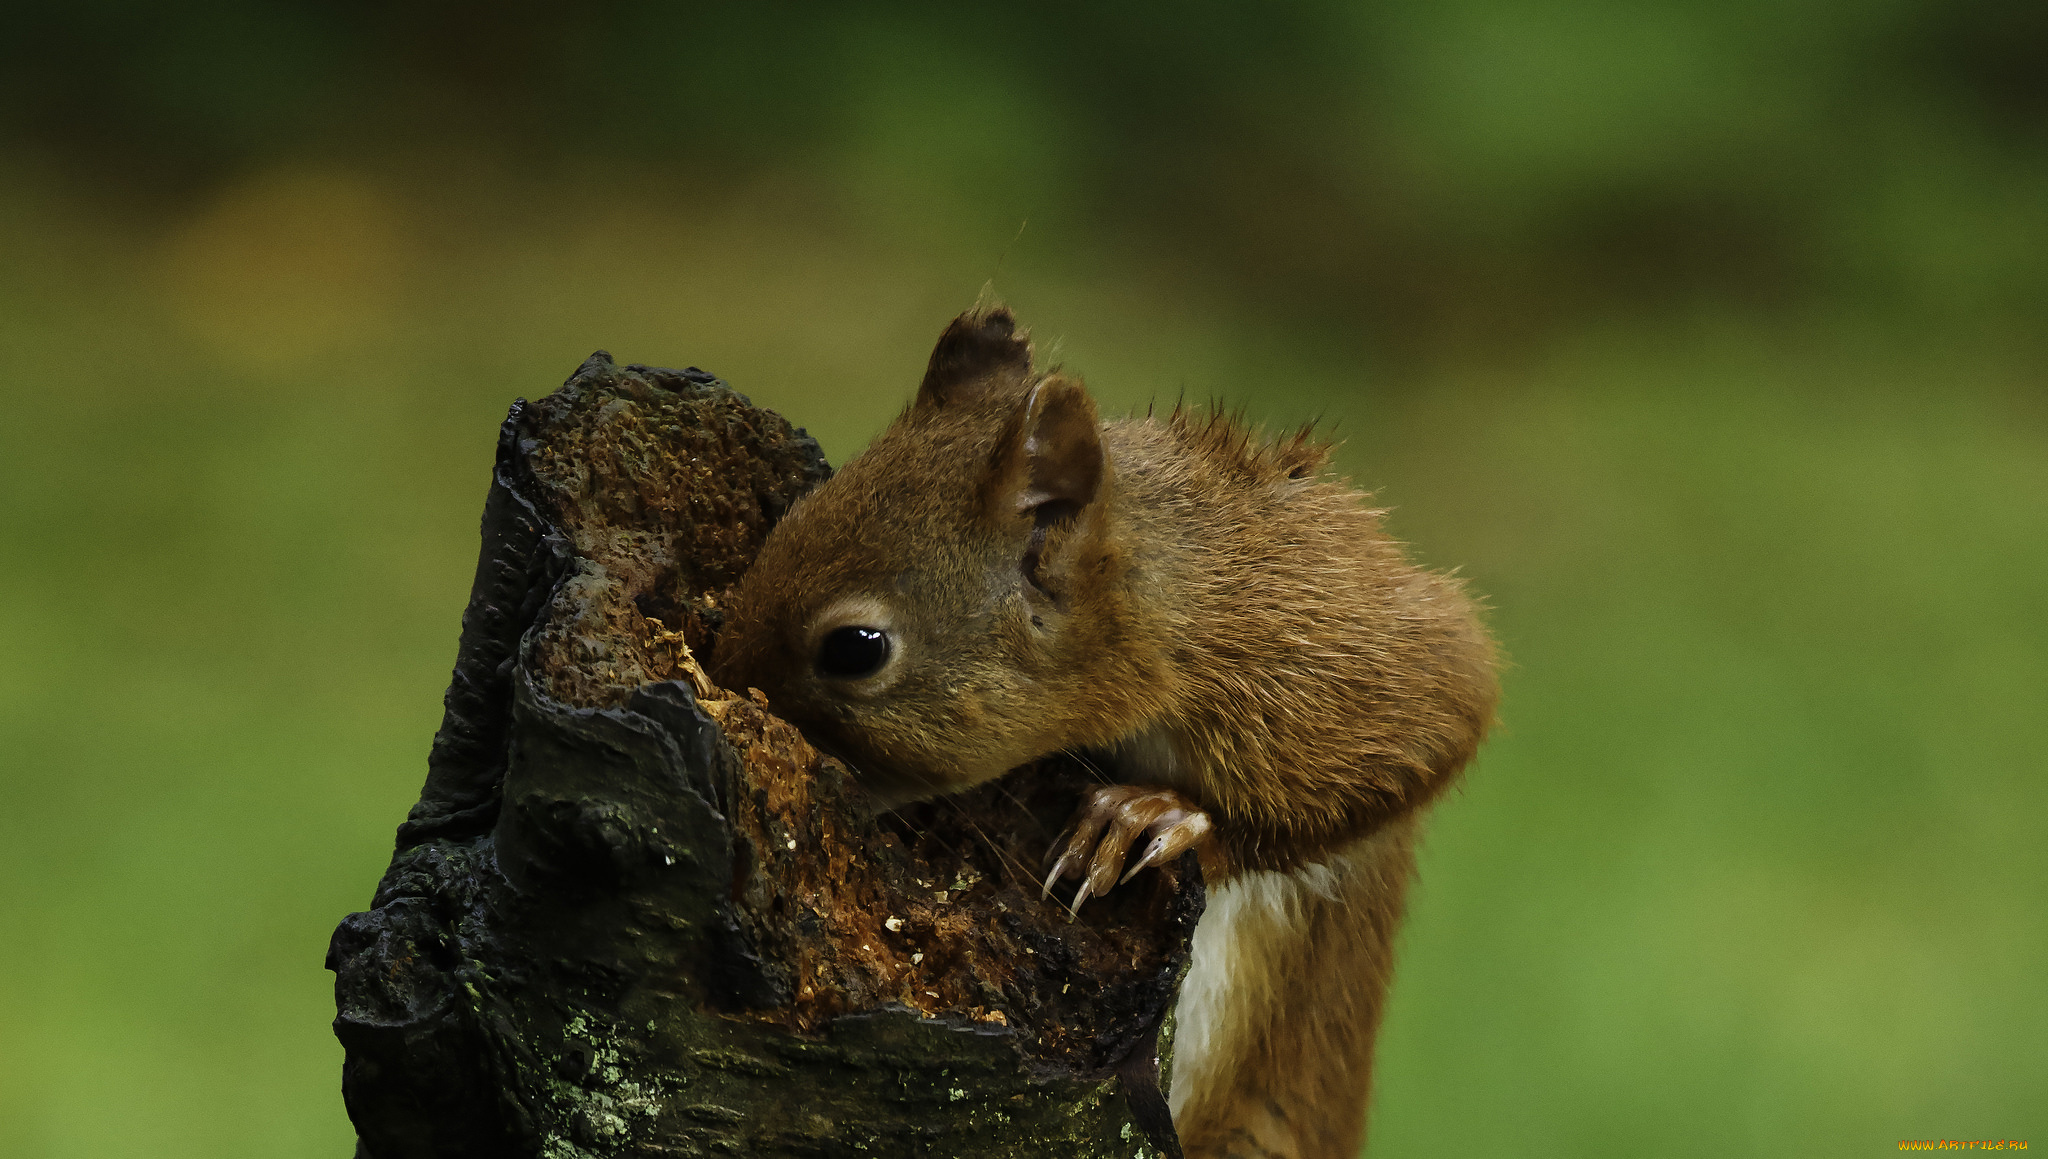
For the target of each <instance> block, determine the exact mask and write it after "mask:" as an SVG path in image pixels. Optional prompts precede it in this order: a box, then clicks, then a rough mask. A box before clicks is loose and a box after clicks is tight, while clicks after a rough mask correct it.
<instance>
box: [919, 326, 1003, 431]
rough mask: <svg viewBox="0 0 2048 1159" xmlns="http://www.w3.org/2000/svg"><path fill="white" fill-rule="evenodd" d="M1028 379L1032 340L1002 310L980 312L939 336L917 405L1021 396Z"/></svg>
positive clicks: (942, 404) (937, 404)
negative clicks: (1000, 395)
mask: <svg viewBox="0 0 2048 1159" xmlns="http://www.w3.org/2000/svg"><path fill="white" fill-rule="evenodd" d="M1030 378H1031V339H1030V337H1029V336H1028V335H1024V334H1019V333H1017V319H1016V318H1015V317H1014V316H1012V315H1011V313H1010V311H1009V310H1008V309H1007V308H1005V307H1002V306H988V307H976V308H975V309H972V310H969V311H968V312H966V313H965V314H962V315H960V316H959V317H958V318H955V319H953V321H952V323H951V324H950V325H948V326H947V327H946V332H945V333H943V334H941V335H939V344H938V345H937V346H935V347H933V348H932V360H931V363H930V364H929V365H927V366H926V367H925V372H924V382H923V383H922V384H920V385H919V386H918V388H917V404H916V405H917V407H918V409H926V408H937V407H945V406H957V405H959V404H961V403H966V402H973V401H975V400H977V399H981V398H985V397H987V396H989V395H990V394H993V393H995V392H996V391H998V390H1004V391H1017V392H1019V393H1021V388H1022V387H1023V386H1024V384H1025V383H1027V382H1029V381H1030Z"/></svg>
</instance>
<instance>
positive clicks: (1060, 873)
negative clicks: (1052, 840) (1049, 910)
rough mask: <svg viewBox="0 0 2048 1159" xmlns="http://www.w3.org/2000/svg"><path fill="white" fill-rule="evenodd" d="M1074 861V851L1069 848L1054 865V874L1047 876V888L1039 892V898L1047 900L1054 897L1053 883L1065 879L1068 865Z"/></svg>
mask: <svg viewBox="0 0 2048 1159" xmlns="http://www.w3.org/2000/svg"><path fill="white" fill-rule="evenodd" d="M1073 859H1074V851H1073V849H1071V848H1069V849H1068V850H1067V851H1066V852H1065V853H1062V854H1060V859H1059V861H1058V862H1056V863H1055V864H1054V865H1053V867H1052V872H1051V873H1048V874H1046V875H1045V888H1044V889H1043V890H1041V891H1039V894H1038V896H1039V897H1042V898H1045V897H1051V896H1052V883H1053V882H1055V881H1058V880H1059V879H1060V878H1062V877H1065V876H1066V875H1067V865H1068V863H1069V862H1071V861H1072V860H1073Z"/></svg>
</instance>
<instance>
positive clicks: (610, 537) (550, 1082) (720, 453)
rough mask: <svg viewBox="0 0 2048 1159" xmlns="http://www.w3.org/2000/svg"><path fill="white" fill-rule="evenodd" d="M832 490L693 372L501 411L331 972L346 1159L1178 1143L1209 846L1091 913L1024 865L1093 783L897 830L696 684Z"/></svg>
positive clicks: (814, 464)
mask: <svg viewBox="0 0 2048 1159" xmlns="http://www.w3.org/2000/svg"><path fill="white" fill-rule="evenodd" d="M827 473H828V469H827V467H826V465H825V462H824V460H823V458H822V456H821V455H820V454H819V453H818V449H817V444H816V443H815V442H813V441H812V440H811V439H810V438H808V437H807V436H805V435H804V433H803V432H802V431H800V430H792V429H791V428H790V426H789V424H788V423H786V422H784V421H783V420H782V419H781V418H780V417H778V416H776V415H774V414H772V413H770V412H768V411H764V410H761V409H758V408H756V407H754V406H752V405H751V404H750V403H749V402H748V401H747V400H746V399H745V398H743V397H742V396H740V395H738V394H735V393H733V392H732V391H731V390H729V389H728V388H727V387H726V386H725V385H724V384H723V383H720V382H718V381H717V380H716V379H714V378H712V377H711V376H710V375H708V374H705V373H703V372H701V371H697V370H684V371H674V370H661V369H653V368H648V367H640V366H632V367H625V368H620V367H617V366H614V365H613V363H612V362H611V360H610V358H609V357H608V356H606V355H604V354H598V355H594V356H593V357H592V358H591V359H590V360H589V361H588V362H586V363H585V364H584V365H583V367H582V368H581V369H579V370H578V371H577V373H576V374H575V376H574V377H572V378H571V379H570V380H569V382H568V384H567V385H566V386H564V387H563V388H562V389H561V390H559V391H557V392H555V393H554V394H552V395H549V396H548V397H546V398H543V399H541V400H539V401H538V402H535V403H525V402H521V403H519V404H517V405H515V406H514V407H513V409H512V413H511V415H510V416H509V417H508V418H507V419H506V421H505V425H504V428H503V431H502V432H501V435H500V438H499V445H498V458H497V466H496V470H495V472H494V476H493V480H492V485H491V489H490V493H489V496H488V498H487V499H486V501H485V505H484V517H483V548H482V552H481V555H480V557H479V560H478V564H477V577H476V585H475V588H474V590H473V592H472V594H471V598H470V604H469V607H468V610H467V611H465V612H464V614H463V625H462V640H461V645H460V648H459V651H458V656H457V661H456V666H455V674H454V678H453V680H452V682H451V684H450V687H449V690H448V695H447V702H446V703H447V711H446V716H445V719H444V722H443V724H442V727H441V730H440V733H439V734H438V735H437V736H436V737H435V739H434V745H433V749H432V752H431V754H430V756H429V758H428V774H427V781H426V786H425V788H424V789H423V791H422V792H421V795H420V801H419V804H418V805H416V806H415V807H414V808H413V810H412V812H411V815H410V816H409V817H408V819H407V820H406V821H405V822H404V824H402V825H401V826H399V830H398V842H397V846H398V847H397V852H396V854H395V855H394V857H393V858H392V862H391V866H390V869H389V870H388V871H387V872H386V873H385V875H384V879H383V881H382V882H381V883H380V884H379V886H378V888H377V891H376V895H375V899H374V901H373V903H372V908H371V909H370V910H369V911H368V912H365V913H358V914H351V915H349V917H348V918H347V919H345V920H344V921H343V922H342V923H341V925H340V927H339V928H338V929H337V930H336V931H335V935H334V940H333V944H332V946H331V948H330V949H329V951H328V959H327V961H328V966H329V968H331V969H333V970H334V971H335V973H336V983H335V994H336V1004H337V1007H338V1010H339V1014H338V1017H337V1018H336V1019H335V1024H334V1025H335V1033H336V1035H337V1036H338V1037H339V1038H340V1039H341V1041H342V1044H343V1046H344V1047H345V1048H346V1051H347V1060H346V1062H345V1064H344V1069H343V1078H342V1087H343V1095H344V1097H345V1099H346V1101H347V1104H348V1110H349V1115H350V1117H351V1119H353V1121H354V1122H355V1125H356V1130H357V1133H358V1137H359V1140H360V1143H359V1151H358V1154H359V1155H363V1156H370V1157H374V1159H408V1157H412V1156H436V1157H455V1156H492V1157H497V1156H542V1157H546V1159H568V1157H571V1156H687V1155H758V1156H782V1155H788V1156H799V1155H801V1156H842V1155H843V1156H856V1155H859V1156H872V1155H877V1154H907V1155H931V1156H956V1155H970V1154H971V1155H977V1156H983V1155H987V1156H1059V1157H1061V1159H1070V1157H1074V1156H1111V1155H1115V1156H1133V1155H1140V1154H1157V1153H1158V1151H1157V1149H1156V1148H1153V1147H1147V1146H1145V1143H1146V1140H1145V1137H1144V1135H1143V1133H1142V1131H1141V1129H1140V1127H1139V1124H1140V1123H1146V1124H1151V1125H1156V1120H1157V1118H1158V1117H1159V1116H1160V1114H1161V1106H1160V1104H1159V1103H1158V1101H1157V1094H1156V1089H1151V1088H1150V1079H1151V1077H1152V1063H1151V1060H1152V1058H1153V1050H1154V1045H1153V1040H1154V1036H1155V1034H1156V1033H1157V1032H1158V1030H1159V1028H1160V1025H1161V1022H1162V1020H1163V1019H1164V1017H1165V1015H1166V1013H1167V1011H1169V1010H1170V1008H1171V1006H1172V1002H1173V998H1174V992H1175V988H1176V986H1177V984H1178V981H1179V977H1180V974H1181V971H1182V969H1183V967H1184V966H1185V964H1186V958H1187V951H1188V938H1189V935H1190V934H1191V932H1192V930H1193V928H1194V923H1195V920H1196V919H1197V917H1198V916H1199V915H1200V912H1201V906H1202V892H1201V883H1200V879H1199V878H1200V875H1199V871H1198V870H1197V869H1196V867H1195V862H1194V858H1193V857H1192V856H1190V857H1188V858H1186V859H1184V860H1183V861H1182V863H1181V864H1179V865H1177V866H1174V867H1170V868H1169V869H1168V870H1167V871H1165V872H1162V873H1157V874H1145V875H1141V877H1140V878H1139V879H1137V880H1136V881H1134V882H1133V883H1132V886H1127V887H1125V888H1123V889H1119V890H1117V891H1115V892H1114V893H1113V894H1112V895H1111V896H1110V897H1109V898H1107V899H1103V900H1101V901H1096V902H1091V903H1090V905H1089V907H1088V909H1087V911H1086V912H1085V913H1084V914H1083V916H1082V917H1081V918H1080V920H1078V921H1071V920H1069V919H1068V917H1067V915H1066V912H1065V911H1064V910H1063V909H1061V908H1059V907H1058V906H1057V905H1056V904H1054V903H1051V902H1048V901H1042V900H1041V899H1040V898H1039V896H1038V889H1037V885H1036V883H1035V882H1034V881H1033V880H1032V878H1033V873H1032V872H1031V871H1032V870H1033V869H1035V868H1036V867H1037V865H1038V864H1039V859H1040V857H1041V856H1042V854H1043V853H1044V851H1045V849H1046V848H1047V846H1048V845H1049V844H1050V842H1051V840H1052V837H1053V836H1054V834H1055V833H1056V832H1057V830H1058V828H1059V826H1060V825H1061V824H1062V823H1063V822H1064V821H1065V818H1066V815H1067V812H1068V811H1069V810H1070V809H1071V808H1072V807H1073V805H1074V803H1075V801H1076V799H1077V797H1078V795H1079V793H1080V791H1081V790H1082V789H1083V788H1084V787H1085V786H1086V785H1087V784H1088V774H1087V772H1086V771H1085V770H1083V769H1081V768H1080V767H1078V766H1076V765H1074V764H1072V763H1067V762H1049V763H1046V764H1042V765H1039V766H1033V767H1030V768H1026V769H1022V770H1018V771H1017V772H1014V773H1012V774H1011V775H1010V776H1009V777H1007V778H1005V779H1004V780H1002V781H999V782H997V783H995V784H993V785H989V786H984V787H983V788H982V789H980V790H976V791H975V792H972V793H968V794H964V795H961V796H958V797H953V798H948V799H946V800H944V801H939V802H933V803H929V804H924V805H919V806H915V807H912V808H910V809H906V810H903V811H901V812H899V813H893V814H885V815H883V816H881V817H873V816H871V815H870V813H869V810H868V809H867V808H866V807H865V805H864V802H863V798H862V795H861V792H860V789H859V787H858V785H857V784H855V783H854V782H853V781H852V779H851V778H850V776H849V775H848V773H847V772H846V770H845V769H844V768H843V767H842V766H840V765H839V764H838V763H837V762H835V761H833V760H832V759H830V758H827V757H823V756H821V755H819V754H818V753H817V752H816V751H815V750H814V749H812V748H811V747H810V746H809V745H808V744H807V743H806V742H805V741H804V739H803V738H802V737H801V736H800V735H799V734H798V733H797V732H796V731H795V730H794V729H793V728H791V727H790V726H789V725H788V724H786V723H784V722H782V721H781V720H779V719H777V718H776V717H774V716H772V715H771V714H769V713H768V712H767V711H766V709H765V707H764V706H763V705H762V704H760V703H758V702H757V701H755V700H751V699H747V698H743V697H734V696H732V695H731V694H729V693H725V692H723V691H720V690H717V689H715V688H712V687H711V686H710V684H709V682H708V681H707V680H705V678H704V676H703V672H702V669H701V668H700V667H699V666H698V665H697V663H696V661H695V656H697V655H708V650H709V648H710V646H711V644H712V643H713V641H714V640H715V637H716V633H717V628H718V622H719V606H720V604H719V601H720V595H721V593H722V592H723V591H724V590H725V589H726V587H727V586H728V585H730V584H731V583H732V582H733V581H734V580H736V579H737V578H738V577H739V575H740V573H741V572H742V571H743V570H744V569H745V567H746V565H747V563H748V561H749V560H751V558H752V556H753V553H754V551H755V550H756V549H757V548H758V547H759V545H760V542H761V539H762V537H763V536H765V535H766V534H767V531H768V529H769V528H770V527H771V526H772V525H773V523H774V521H775V520H776V519H777V518H778V517H780V515H781V514H782V513H783V512H784V511H785V510H786V509H787V508H788V506H789V504H790V503H791V502H793V501H794V500H795V499H796V498H797V497H798V496H799V495H800V494H802V493H803V492H804V491H805V490H807V489H808V488H810V487H811V486H814V485H815V484H817V483H818V482H819V481H820V480H822V479H823V478H824V477H825V476H826V475H827ZM1133 887H1136V888H1133ZM1120 1069H1121V1072H1122V1073H1123V1075H1124V1079H1123V1081H1121V1082H1119V1081H1118V1080H1117V1078H1116V1077H1115V1076H1116V1075H1117V1074H1118V1072H1119V1070H1120ZM1134 1105H1135V1106H1136V1108H1137V1109H1136V1111H1135V1113H1134V1109H1133V1108H1134Z"/></svg>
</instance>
